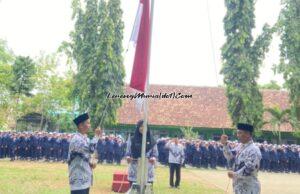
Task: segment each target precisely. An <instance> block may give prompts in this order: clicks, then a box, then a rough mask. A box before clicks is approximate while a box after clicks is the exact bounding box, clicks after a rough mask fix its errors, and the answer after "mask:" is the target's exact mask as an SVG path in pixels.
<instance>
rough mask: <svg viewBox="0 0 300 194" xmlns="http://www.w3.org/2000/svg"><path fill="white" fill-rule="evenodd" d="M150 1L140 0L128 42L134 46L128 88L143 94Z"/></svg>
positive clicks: (146, 69)
mask: <svg viewBox="0 0 300 194" xmlns="http://www.w3.org/2000/svg"><path fill="white" fill-rule="evenodd" d="M149 1H150V0H140V3H139V7H138V11H137V15H136V18H135V23H134V27H133V30H132V34H131V38H130V40H131V41H133V42H134V43H135V45H136V50H135V57H134V64H133V68H132V73H131V80H130V87H131V88H134V89H136V90H138V91H141V92H145V88H146V82H147V75H148V69H149V68H148V66H149V64H148V63H149V49H150V28H151V27H150V3H149Z"/></svg>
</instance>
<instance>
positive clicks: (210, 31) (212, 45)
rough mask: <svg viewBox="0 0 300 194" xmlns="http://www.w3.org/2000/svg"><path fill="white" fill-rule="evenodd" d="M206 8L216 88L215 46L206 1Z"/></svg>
mask: <svg viewBox="0 0 300 194" xmlns="http://www.w3.org/2000/svg"><path fill="white" fill-rule="evenodd" d="M206 6H207V17H208V25H209V34H210V43H211V51H212V55H213V56H212V58H213V63H214V67H215V76H216V82H217V86H218V85H219V78H218V70H217V63H216V53H215V49H214V48H215V46H214V41H213V34H212V26H211V18H210V9H209V3H208V0H206Z"/></svg>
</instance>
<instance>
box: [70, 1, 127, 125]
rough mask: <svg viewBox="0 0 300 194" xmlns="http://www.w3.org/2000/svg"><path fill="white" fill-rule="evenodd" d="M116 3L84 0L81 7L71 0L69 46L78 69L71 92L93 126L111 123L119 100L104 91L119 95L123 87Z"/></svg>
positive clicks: (120, 41) (117, 5) (118, 17)
mask: <svg viewBox="0 0 300 194" xmlns="http://www.w3.org/2000/svg"><path fill="white" fill-rule="evenodd" d="M119 6H120V4H119V2H118V1H109V3H107V2H106V1H105V0H100V1H99V2H98V1H97V0H87V1H86V3H85V6H84V8H83V7H82V5H81V4H80V1H77V0H75V1H73V13H74V14H73V17H74V19H75V20H76V22H75V30H74V32H72V33H71V38H72V43H71V47H72V54H73V58H74V60H75V61H76V64H77V70H78V73H77V74H76V75H75V90H74V95H75V97H76V101H77V102H78V103H79V105H80V111H81V112H83V111H88V112H89V113H90V114H91V116H92V120H91V121H92V127H94V128H95V127H97V126H99V125H102V126H105V125H111V124H114V123H115V122H116V111H117V109H118V108H119V107H120V106H121V102H122V101H121V99H107V98H106V96H107V93H119V94H122V93H123V89H124V81H123V79H124V76H125V73H124V67H123V59H122V56H121V54H122V39H123V36H122V34H123V23H122V22H121V16H122V12H119V11H120V7H119ZM110 11H111V13H110ZM116 14H117V15H116Z"/></svg>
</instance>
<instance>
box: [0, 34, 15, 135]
mask: <svg viewBox="0 0 300 194" xmlns="http://www.w3.org/2000/svg"><path fill="white" fill-rule="evenodd" d="M13 60H14V55H13V53H12V52H11V51H10V50H9V48H8V46H7V43H6V41H4V40H1V39H0V129H7V128H8V126H9V125H10V121H11V113H12V109H11V105H12V100H11V96H10V92H9V91H10V86H11V84H12V65H11V63H12V62H13Z"/></svg>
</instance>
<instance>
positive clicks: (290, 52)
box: [277, 0, 300, 122]
mask: <svg viewBox="0 0 300 194" xmlns="http://www.w3.org/2000/svg"><path fill="white" fill-rule="evenodd" d="M282 5H283V6H282V10H281V13H280V16H279V20H278V29H279V33H280V35H281V45H280V51H281V58H280V64H279V65H278V68H277V70H278V71H279V73H283V76H284V79H285V85H286V87H287V89H288V90H289V94H290V101H291V103H292V113H293V115H295V116H296V117H297V120H298V122H300V54H299V53H300V1H299V0H283V1H282Z"/></svg>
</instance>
